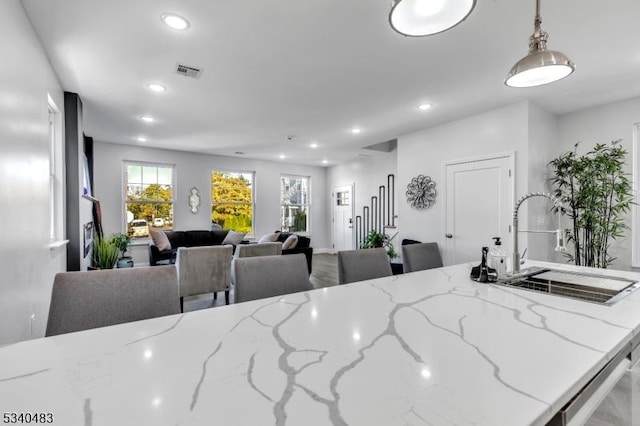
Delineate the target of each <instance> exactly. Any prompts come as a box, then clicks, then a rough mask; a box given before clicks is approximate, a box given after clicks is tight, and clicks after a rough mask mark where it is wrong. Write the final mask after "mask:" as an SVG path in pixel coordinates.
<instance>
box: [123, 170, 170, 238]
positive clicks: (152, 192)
mask: <svg viewBox="0 0 640 426" xmlns="http://www.w3.org/2000/svg"><path fill="white" fill-rule="evenodd" d="M173 170H174V167H173V166H171V165H161V164H149V163H133V162H126V163H125V167H124V183H125V203H124V212H125V221H126V224H127V225H126V226H127V232H128V234H129V235H130V236H131V237H132V238H134V239H136V238H146V237H148V236H149V230H151V229H157V230H164V231H170V230H172V229H173V202H174V201H173Z"/></svg>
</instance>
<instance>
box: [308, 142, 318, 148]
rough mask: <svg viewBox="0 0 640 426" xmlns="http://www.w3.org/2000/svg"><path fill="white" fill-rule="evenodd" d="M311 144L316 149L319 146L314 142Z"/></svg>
mask: <svg viewBox="0 0 640 426" xmlns="http://www.w3.org/2000/svg"><path fill="white" fill-rule="evenodd" d="M309 146H310V147H311V148H313V149H316V148H317V147H318V144H317V143H315V142H314V143H312V144H311V145H309Z"/></svg>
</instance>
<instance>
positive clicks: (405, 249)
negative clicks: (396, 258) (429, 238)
mask: <svg viewBox="0 0 640 426" xmlns="http://www.w3.org/2000/svg"><path fill="white" fill-rule="evenodd" d="M402 265H403V269H404V272H405V273H406V272H414V271H423V270H425V269H431V268H440V267H442V266H443V263H442V256H441V255H440V249H439V248H438V243H420V244H408V245H404V246H402Z"/></svg>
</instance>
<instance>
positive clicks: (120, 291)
mask: <svg viewBox="0 0 640 426" xmlns="http://www.w3.org/2000/svg"><path fill="white" fill-rule="evenodd" d="M178 313H180V303H179V289H178V277H177V274H176V268H175V266H173V265H170V266H153V267H151V266H149V267H141V268H123V269H104V270H98V271H80V272H60V273H58V274H57V275H56V276H55V278H54V281H53V288H52V291H51V303H50V305H49V318H48V321H47V329H46V332H45V336H55V335H58V334H64V333H71V332H74V331H81V330H88V329H91V328H97V327H105V326H108V325H115V324H121V323H125V322H131V321H139V320H143V319H148V318H155V317H160V316H165V315H172V314H178Z"/></svg>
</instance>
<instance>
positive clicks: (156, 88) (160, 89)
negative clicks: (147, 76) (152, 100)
mask: <svg viewBox="0 0 640 426" xmlns="http://www.w3.org/2000/svg"><path fill="white" fill-rule="evenodd" d="M147 88H148V89H149V90H151V91H154V92H164V91H165V90H167V88H166V87H164V86H163V85H162V84H158V83H149V84H147Z"/></svg>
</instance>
